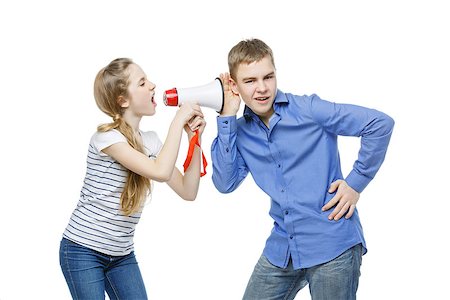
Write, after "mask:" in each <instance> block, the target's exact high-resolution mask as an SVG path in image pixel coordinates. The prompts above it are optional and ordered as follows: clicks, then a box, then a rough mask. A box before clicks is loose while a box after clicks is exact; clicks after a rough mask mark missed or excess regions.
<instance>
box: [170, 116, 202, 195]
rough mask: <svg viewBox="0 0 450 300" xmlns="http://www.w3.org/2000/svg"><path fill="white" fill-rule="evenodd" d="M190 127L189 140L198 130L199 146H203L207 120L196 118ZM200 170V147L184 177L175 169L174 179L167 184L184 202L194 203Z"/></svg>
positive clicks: (195, 151) (187, 129)
mask: <svg viewBox="0 0 450 300" xmlns="http://www.w3.org/2000/svg"><path fill="white" fill-rule="evenodd" d="M189 126H190V128H188V127H187V126H185V130H186V132H187V133H188V139H189V140H190V139H191V138H192V136H193V133H192V132H193V131H195V130H198V134H199V144H201V142H200V138H201V134H202V133H203V131H204V128H205V126H206V122H205V120H204V119H203V118H200V117H196V118H195V119H194V120H193V121H192V123H190V124H189ZM200 169H201V150H200V147H197V146H196V147H195V148H194V153H193V155H192V160H191V163H190V165H189V167H188V168H187V170H186V172H185V173H184V176H183V175H182V174H181V172H180V171H179V170H178V169H177V168H175V169H174V171H173V174H172V177H171V178H170V180H169V181H167V184H168V185H169V186H170V187H171V188H172V189H173V190H174V191H175V192H176V193H177V194H178V195H179V196H180V197H181V198H183V199H184V200H188V201H193V200H195V198H196V197H197V192H198V186H199V183H200V171H201V170H200Z"/></svg>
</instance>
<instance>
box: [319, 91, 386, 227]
mask: <svg viewBox="0 0 450 300" xmlns="http://www.w3.org/2000/svg"><path fill="white" fill-rule="evenodd" d="M311 112H312V115H313V118H314V119H315V120H316V121H317V122H318V123H320V124H321V125H322V126H323V128H324V129H325V130H327V131H329V132H332V133H334V134H336V135H343V136H356V137H360V138H361V147H360V149H359V152H358V158H357V160H356V161H355V163H354V164H353V169H352V170H351V171H350V173H349V174H348V175H347V177H346V178H345V180H337V181H335V182H333V183H332V184H331V186H330V188H329V191H328V192H329V193H335V195H334V197H333V198H332V199H331V200H330V201H329V202H328V203H327V204H326V205H325V206H323V208H322V210H323V211H326V210H329V209H331V208H333V207H334V209H333V211H332V212H331V214H330V215H329V216H328V218H329V219H330V220H331V219H334V220H339V219H340V218H341V217H343V216H344V215H345V218H347V219H348V218H350V217H351V216H352V215H353V212H354V210H355V207H356V203H357V202H358V200H359V195H360V193H361V192H362V191H363V190H364V189H365V188H366V186H367V185H368V184H369V183H370V181H371V180H372V179H373V178H374V176H375V174H376V173H377V172H378V170H379V169H380V167H381V165H382V163H383V161H384V158H385V155H386V152H387V148H388V145H389V141H390V138H391V135H392V131H393V127H394V120H393V119H392V118H391V117H389V116H388V115H386V114H384V113H382V112H380V111H377V110H374V109H369V108H365V107H361V106H356V105H350V104H336V103H332V102H328V101H324V100H322V99H320V98H319V97H317V96H315V95H314V96H313V97H312V100H311Z"/></svg>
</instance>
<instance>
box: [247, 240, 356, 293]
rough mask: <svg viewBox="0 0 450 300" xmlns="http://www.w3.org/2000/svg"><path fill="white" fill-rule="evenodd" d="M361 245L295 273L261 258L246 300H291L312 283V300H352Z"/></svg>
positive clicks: (291, 269)
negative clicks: (325, 261)
mask: <svg viewBox="0 0 450 300" xmlns="http://www.w3.org/2000/svg"><path fill="white" fill-rule="evenodd" d="M361 261H362V245H361V244H358V245H356V246H354V247H352V248H350V249H349V250H347V251H345V252H344V253H342V254H341V255H340V256H338V257H336V258H335V259H333V260H331V261H329V262H327V263H324V264H321V265H318V266H314V267H311V268H306V269H299V270H293V267H292V262H291V261H290V262H289V265H288V266H287V268H286V269H282V268H278V267H276V266H274V265H272V264H271V263H270V262H269V261H268V260H267V258H266V257H265V256H264V255H262V256H261V258H260V259H259V261H258V263H257V264H256V266H255V269H254V271H253V274H252V276H251V277H250V280H249V282H248V285H247V289H246V291H245V294H244V298H243V299H244V300H291V299H294V298H295V295H296V294H297V293H298V291H299V290H301V289H302V288H303V287H305V286H306V285H307V284H309V291H310V293H311V298H312V299H313V300H353V299H356V290H357V289H358V282H359V276H360V274H361V273H360V266H361Z"/></svg>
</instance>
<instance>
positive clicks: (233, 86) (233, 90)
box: [230, 77, 239, 95]
mask: <svg viewBox="0 0 450 300" xmlns="http://www.w3.org/2000/svg"><path fill="white" fill-rule="evenodd" d="M230 88H231V91H232V92H233V94H235V95H239V91H238V88H237V84H236V82H235V81H234V80H233V78H231V77H230Z"/></svg>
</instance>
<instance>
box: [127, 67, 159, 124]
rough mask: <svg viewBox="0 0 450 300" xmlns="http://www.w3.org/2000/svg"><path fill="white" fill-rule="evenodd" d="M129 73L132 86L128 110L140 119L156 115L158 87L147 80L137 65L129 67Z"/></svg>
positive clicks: (130, 87)
mask: <svg viewBox="0 0 450 300" xmlns="http://www.w3.org/2000/svg"><path fill="white" fill-rule="evenodd" d="M128 72H129V73H130V76H129V81H130V84H129V85H128V99H127V103H128V106H127V110H131V111H132V112H133V114H134V115H136V116H138V117H142V116H152V115H154V114H155V112H156V111H155V107H156V102H155V88H156V85H155V84H154V83H152V82H150V81H149V80H148V79H147V76H146V75H145V73H144V71H143V70H142V69H141V67H139V66H138V65H136V64H131V65H129V66H128Z"/></svg>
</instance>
